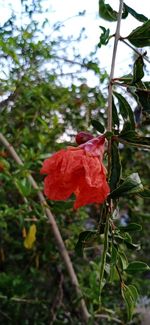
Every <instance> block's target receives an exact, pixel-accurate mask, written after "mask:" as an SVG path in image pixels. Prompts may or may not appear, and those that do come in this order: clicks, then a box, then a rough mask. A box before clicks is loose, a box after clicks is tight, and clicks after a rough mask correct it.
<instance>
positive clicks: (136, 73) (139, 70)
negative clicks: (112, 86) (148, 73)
mask: <svg viewBox="0 0 150 325" xmlns="http://www.w3.org/2000/svg"><path fill="white" fill-rule="evenodd" d="M143 67H144V62H143V57H142V55H140V56H139V57H138V58H137V59H136V61H135V62H134V66H133V80H132V84H134V83H137V82H139V81H141V79H142V78H143V77H144V70H143Z"/></svg>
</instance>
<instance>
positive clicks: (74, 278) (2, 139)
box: [0, 133, 90, 323]
mask: <svg viewBox="0 0 150 325" xmlns="http://www.w3.org/2000/svg"><path fill="white" fill-rule="evenodd" d="M0 142H1V143H2V144H3V145H4V146H5V147H6V149H7V150H8V151H9V153H10V155H11V156H12V158H13V159H14V160H15V161H16V163H17V164H18V165H21V166H23V162H22V160H21V159H20V157H19V156H18V154H17V153H16V151H15V149H14V148H13V146H12V145H10V143H9V142H8V141H7V139H6V138H5V137H4V136H3V134H2V133H0ZM27 178H28V180H29V182H30V184H31V185H32V187H33V188H34V189H35V190H36V191H37V196H38V198H39V201H40V204H41V206H42V207H43V209H44V211H45V213H46V215H47V217H48V220H49V223H50V225H51V229H52V232H53V235H54V237H55V240H56V243H57V247H58V250H59V253H60V255H61V257H62V259H63V261H64V263H65V266H66V269H67V271H68V274H69V276H70V279H71V282H72V285H73V286H74V289H75V291H76V294H77V296H78V297H80V298H81V299H80V302H79V303H80V309H81V313H82V317H83V319H84V322H85V323H87V322H88V320H89V317H90V315H89V313H88V310H87V307H86V304H85V301H84V299H83V295H82V292H81V290H80V287H79V282H78V279H77V276H76V273H75V271H74V268H73V265H72V262H71V259H70V256H69V254H68V251H67V249H66V247H65V245H64V242H63V239H62V236H61V233H60V231H59V228H58V226H57V223H56V221H55V218H54V216H53V214H52V213H51V211H50V209H49V207H48V204H47V202H46V200H45V198H44V195H43V193H42V192H41V191H40V190H39V187H38V185H37V183H36V182H35V180H34V178H33V177H32V176H31V175H30V174H28V176H27Z"/></svg>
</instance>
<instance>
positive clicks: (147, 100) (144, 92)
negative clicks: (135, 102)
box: [136, 89, 150, 114]
mask: <svg viewBox="0 0 150 325" xmlns="http://www.w3.org/2000/svg"><path fill="white" fill-rule="evenodd" d="M136 95H137V96H138V99H139V102H140V104H141V106H142V111H143V112H146V113H148V114H150V90H149V89H137V90H136Z"/></svg>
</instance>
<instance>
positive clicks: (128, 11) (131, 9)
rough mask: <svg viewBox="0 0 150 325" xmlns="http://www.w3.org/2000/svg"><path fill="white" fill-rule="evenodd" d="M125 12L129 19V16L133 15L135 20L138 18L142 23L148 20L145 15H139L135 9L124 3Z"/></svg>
mask: <svg viewBox="0 0 150 325" xmlns="http://www.w3.org/2000/svg"><path fill="white" fill-rule="evenodd" d="M124 11H125V13H124V14H125V16H126V17H127V16H128V14H130V15H132V16H133V17H134V18H136V19H137V20H139V21H141V22H145V21H147V20H148V18H147V17H145V16H144V15H142V14H139V13H137V12H136V11H135V10H134V9H133V8H131V7H129V6H127V5H126V4H125V3H124Z"/></svg>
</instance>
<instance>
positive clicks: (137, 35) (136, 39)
mask: <svg viewBox="0 0 150 325" xmlns="http://www.w3.org/2000/svg"><path fill="white" fill-rule="evenodd" d="M149 34H150V20H148V21H146V22H145V23H144V24H143V25H142V26H139V27H137V28H136V29H134V30H133V31H132V32H131V33H130V34H129V35H128V36H127V39H128V40H129V42H130V43H131V44H133V45H134V46H136V47H145V46H150V38H149Z"/></svg>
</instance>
